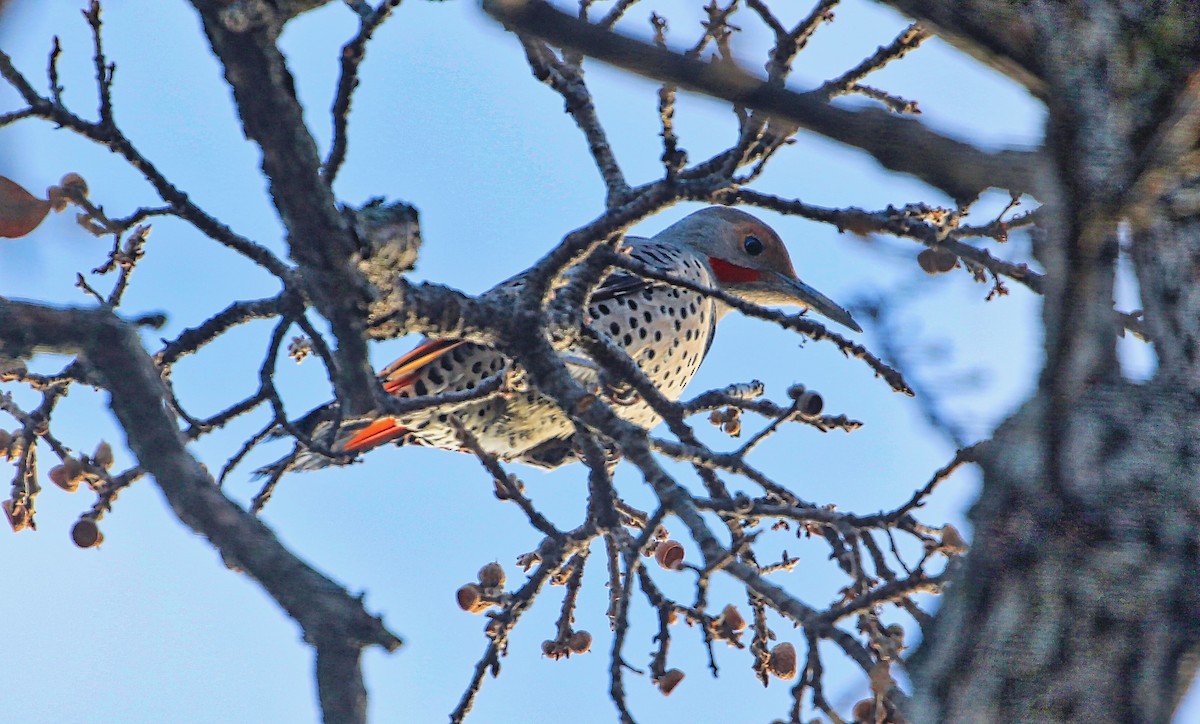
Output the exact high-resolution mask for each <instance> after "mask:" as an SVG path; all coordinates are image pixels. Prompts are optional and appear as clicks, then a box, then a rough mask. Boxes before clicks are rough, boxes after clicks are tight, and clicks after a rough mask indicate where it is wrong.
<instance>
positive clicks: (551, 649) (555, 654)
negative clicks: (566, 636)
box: [542, 639, 560, 659]
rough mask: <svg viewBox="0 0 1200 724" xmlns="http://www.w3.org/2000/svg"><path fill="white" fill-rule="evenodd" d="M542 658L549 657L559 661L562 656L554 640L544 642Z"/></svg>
mask: <svg viewBox="0 0 1200 724" xmlns="http://www.w3.org/2000/svg"><path fill="white" fill-rule="evenodd" d="M542 656H548V657H550V658H552V659H558V658H559V656H560V654H559V646H558V642H557V641H554V640H553V639H546V640H545V641H543V642H542Z"/></svg>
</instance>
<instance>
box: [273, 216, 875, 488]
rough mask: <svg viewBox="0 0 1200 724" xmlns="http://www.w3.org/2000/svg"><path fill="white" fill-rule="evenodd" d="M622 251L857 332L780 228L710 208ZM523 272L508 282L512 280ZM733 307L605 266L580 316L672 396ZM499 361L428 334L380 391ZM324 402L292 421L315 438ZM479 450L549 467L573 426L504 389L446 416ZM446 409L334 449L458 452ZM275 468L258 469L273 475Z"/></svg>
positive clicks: (591, 373) (325, 412) (455, 383)
mask: <svg viewBox="0 0 1200 724" xmlns="http://www.w3.org/2000/svg"><path fill="white" fill-rule="evenodd" d="M625 243H626V245H627V246H628V247H629V254H630V256H631V257H632V258H633V259H635V260H637V261H639V262H642V263H643V264H646V265H648V266H650V267H653V268H654V269H656V270H658V271H660V272H663V273H665V274H669V275H671V276H673V277H676V278H679V279H685V280H687V281H690V282H693V283H695V284H698V285H701V286H705V287H710V288H717V289H721V290H723V291H725V292H727V293H729V294H731V295H734V296H736V297H739V298H741V299H743V300H745V301H747V302H752V303H755V304H760V305H774V304H790V305H800V306H803V307H807V308H810V309H812V310H814V311H817V312H819V313H821V314H823V315H824V316H826V317H828V318H830V319H832V320H834V321H836V322H839V323H840V324H843V325H845V326H847V327H849V328H851V329H853V330H855V331H862V330H861V329H860V328H859V326H858V325H857V324H856V323H855V322H854V320H853V319H852V318H851V316H850V314H849V312H847V311H846V310H844V309H842V308H841V307H839V306H838V305H837V304H835V303H834V302H833V301H831V300H830V299H829V298H828V297H826V296H825V295H823V294H821V293H820V292H818V291H816V290H815V289H813V288H812V287H809V286H808V285H807V284H805V283H803V282H801V281H800V280H799V278H797V276H796V272H795V270H794V269H793V268H792V262H791V258H790V257H789V256H788V252H787V249H786V248H785V247H784V245H783V242H782V240H780V238H779V235H778V234H776V233H775V231H774V230H772V229H771V227H769V226H767V225H766V224H765V223H763V222H762V221H760V220H758V219H756V218H755V217H753V216H751V215H749V214H747V213H745V212H742V211H737V210H735V209H731V208H726V207H720V206H714V207H709V208H706V209H703V210H701V211H697V212H696V213H694V214H691V215H690V216H688V217H686V218H684V219H682V220H681V221H679V222H677V223H675V224H674V225H672V226H670V227H668V228H667V229H665V230H664V231H662V232H661V233H659V234H658V235H656V236H655V237H653V238H651V239H643V238H637V237H626V238H625ZM521 282H522V279H521V276H519V275H518V276H517V277H514V278H513V279H511V280H509V281H508V282H506V283H507V284H512V285H520V284H521ZM730 309H731V308H730V307H729V306H728V305H726V304H724V303H722V302H720V301H718V300H715V299H713V298H711V297H705V296H703V295H701V294H699V293H696V292H692V291H689V290H686V289H682V288H679V287H677V286H672V285H669V284H666V283H662V282H656V281H649V280H645V279H641V278H640V277H636V276H634V275H631V274H628V273H625V272H614V273H611V274H610V275H609V276H608V277H607V278H606V279H605V280H604V282H603V283H602V284H601V285H600V286H599V287H597V288H596V290H595V291H594V293H593V294H592V296H591V300H590V304H589V306H588V310H587V311H588V318H589V319H590V320H591V324H592V325H593V326H594V327H595V328H596V329H597V330H598V331H600V332H601V333H603V334H605V335H608V336H609V337H610V338H611V340H612V341H613V342H615V343H616V344H618V345H620V346H621V347H622V348H624V350H625V352H626V354H628V355H629V357H630V358H631V359H633V361H634V362H636V363H637V364H638V366H639V367H641V369H642V371H643V372H644V373H645V374H646V376H647V377H648V378H649V379H650V381H651V382H653V383H654V384H655V385H656V386H657V387H658V388H659V389H660V390H661V391H662V393H663V395H665V396H666V397H667V398H669V399H672V400H674V399H678V398H679V396H680V394H681V393H682V392H683V388H684V387H685V386H686V385H687V383H688V382H689V381H690V380H691V379H692V376H693V375H694V374H695V373H696V370H697V368H699V366H700V363H701V362H702V361H703V360H704V356H705V354H706V353H707V352H708V348H709V346H710V345H711V344H712V340H713V333H714V331H715V329H716V325H717V322H718V321H719V320H720V319H721V318H722V317H724V316H725V314H726V313H727V312H729V311H730ZM563 361H564V362H565V363H566V364H567V366H568V368H569V369H570V370H571V372H572V375H573V376H574V377H575V378H576V379H577V380H578V381H579V382H580V383H581V384H583V385H584V386H585V387H588V388H590V389H599V388H600V387H601V385H602V380H601V375H600V370H599V368H598V367H597V365H595V364H593V363H592V362H591V360H590V359H588V357H587V355H586V354H584V353H583V352H582V351H578V350H568V351H567V352H565V353H563ZM510 368H511V365H510V361H509V360H508V358H506V357H505V356H504V355H502V354H501V353H500V352H498V351H496V350H494V349H492V348H490V347H484V346H481V345H477V344H473V343H470V342H464V341H461V340H453V339H438V340H430V341H426V342H424V343H422V344H420V345H419V346H418V347H417V348H416V349H414V350H413V351H411V352H409V353H408V354H406V355H404V356H403V357H401V358H400V359H398V360H396V361H395V362H393V363H392V364H390V365H388V366H387V367H386V368H384V369H383V370H382V371H381V372H380V373H379V377H380V381H381V382H382V384H383V387H384V389H385V390H386V391H387V392H389V393H391V394H392V395H395V396H396V397H400V398H409V397H424V396H427V395H436V394H438V393H441V392H451V391H462V390H471V389H474V388H475V387H476V386H477V385H479V384H481V383H483V382H484V381H485V380H488V379H489V378H491V377H493V376H495V375H499V374H509V373H511V369H510ZM613 408H614V411H615V412H616V413H617V414H618V415H620V416H621V417H623V418H624V419H626V420H628V421H630V422H633V423H635V424H637V425H640V426H642V427H646V428H649V427H652V426H654V425H655V424H657V423H658V421H659V419H658V416H657V415H656V414H655V413H654V412H653V410H651V409H650V406H649V405H647V404H646V403H645V402H643V401H641V400H640V399H639V398H637V397H636V396H634V397H633V399H624V400H620V401H618V403H617V404H614V406H613ZM331 412H332V411H331V408H330V406H326V407H324V408H318V409H317V410H315V411H314V412H313V413H310V414H309V415H308V416H307V417H306V418H305V419H304V420H302V421H301V425H302V426H303V427H307V428H308V429H310V430H313V436H314V438H315V439H321V438H322V434H323V430H322V426H324V432H326V433H327V432H328V429H329V428H328V425H329V424H330V423H329V422H328V420H330V419H331V418H332V417H333V415H332V414H331ZM452 414H453V415H454V416H455V417H456V418H457V422H458V423H459V424H460V425H462V427H464V428H465V429H466V430H468V431H470V433H471V434H472V435H473V436H474V437H475V439H476V440H477V441H478V443H479V445H480V446H481V447H482V448H483V449H484V450H487V451H488V452H490V453H492V454H494V455H496V456H498V457H499V458H500V459H502V460H520V461H522V462H526V463H530V464H534V465H539V466H542V467H556V466H557V465H560V464H562V463H564V462H568V461H570V460H573V459H574V454H573V452H572V450H571V446H570V439H571V437H572V436H573V434H574V427H573V426H572V424H571V421H570V419H568V417H567V415H566V414H565V413H563V412H562V411H561V410H560V409H559V408H558V407H557V406H556V405H555V404H554V403H553V402H552V401H551V400H549V399H548V398H546V397H544V396H543V395H541V394H540V393H539V392H538V391H537V390H536V389H527V390H524V391H520V392H511V391H510V392H507V393H505V394H503V395H499V396H493V397H491V398H490V399H485V400H480V401H477V402H473V403H468V404H466V405H463V406H459V407H457V408H455V410H454V412H453V413H452ZM450 415H451V413H449V412H446V411H445V410H439V409H438V408H431V409H426V410H422V411H420V412H417V413H413V414H412V415H410V416H404V417H400V418H392V417H385V418H380V419H376V420H374V421H367V422H362V423H358V424H347V425H343V426H342V427H341V429H340V430H339V431H338V433H337V436H336V439H335V440H334V442H333V444H332V445H331V448H332V449H333V450H335V451H338V452H345V453H360V452H364V451H366V450H370V449H371V448H374V447H377V446H380V445H383V444H385V443H388V442H396V443H398V444H416V445H425V446H431V447H438V448H443V449H448V450H462V449H463V443H462V440H461V437H460V434H459V433H458V431H457V430H456V429H455V427H454V424H453V422H452V421H451V419H450ZM331 462H332V461H331V460H330V459H329V458H328V457H326V456H324V455H321V454H319V453H316V452H313V451H299V452H298V453H297V455H296V457H295V459H294V460H293V461H292V462H291V463H290V464H289V465H288V467H289V468H290V469H300V470H306V469H314V468H319V467H324V466H325V465H328V464H331ZM274 468H275V466H271V467H269V468H264V469H263V470H262V471H260V472H270V471H271V470H272V469H274Z"/></svg>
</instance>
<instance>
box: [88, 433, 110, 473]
mask: <svg viewBox="0 0 1200 724" xmlns="http://www.w3.org/2000/svg"><path fill="white" fill-rule="evenodd" d="M92 462H94V463H96V465H98V466H100V467H102V468H104V469H105V470H110V469H111V468H112V466H113V449H112V445H109V444H108V443H107V442H105V441H103V440H101V441H100V444H99V445H97V446H96V452H94V453H92Z"/></svg>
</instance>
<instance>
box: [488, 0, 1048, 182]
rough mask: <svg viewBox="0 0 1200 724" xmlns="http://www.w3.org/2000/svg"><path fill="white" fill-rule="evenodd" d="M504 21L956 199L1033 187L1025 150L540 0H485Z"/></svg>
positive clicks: (1030, 154)
mask: <svg viewBox="0 0 1200 724" xmlns="http://www.w3.org/2000/svg"><path fill="white" fill-rule="evenodd" d="M483 7H484V10H486V11H487V12H488V13H489V14H490V15H492V17H494V18H496V19H497V20H499V21H500V22H502V23H504V24H505V26H507V27H509V28H511V29H514V30H517V31H520V32H523V33H530V34H533V35H538V36H540V37H542V38H545V39H546V40H547V41H549V42H551V43H553V44H555V45H558V46H562V47H568V48H572V49H575V50H578V51H580V52H582V53H585V54H587V55H590V56H592V57H594V58H597V59H599V60H603V61H605V62H607V63H611V64H613V65H615V66H617V67H620V68H624V69H625V70H629V71H632V72H634V73H637V74H639V75H643V76H646V77H649V78H654V79H657V80H660V81H664V82H667V83H671V84H673V85H677V86H679V87H681V88H687V89H689V90H693V91H696V92H699V93H704V94H706V95H710V96H713V97H716V98H722V99H724V100H727V101H730V102H732V103H736V104H738V105H739V106H744V107H747V108H753V109H756V110H760V111H764V112H766V113H768V114H771V115H772V116H776V117H779V118H780V119H784V120H787V121H790V122H792V123H795V124H797V125H799V126H802V127H804V128H807V129H809V130H811V131H814V132H816V133H820V134H821V135H824V136H826V137H828V138H830V139H833V140H835V141H839V142H841V143H844V144H847V145H850V146H853V147H855V148H859V149H862V150H863V151H866V152H867V153H869V154H871V155H872V156H873V157H874V158H875V159H876V160H877V161H879V163H881V164H882V165H883V166H884V167H885V168H887V169H889V170H892V171H896V172H899V173H906V174H910V175H912V176H915V177H917V178H919V179H921V180H922V181H925V182H926V183H928V184H930V185H932V186H934V187H935V188H939V189H941V190H943V191H945V192H946V193H947V194H949V195H950V196H952V197H953V198H954V199H955V200H958V201H967V200H970V199H973V198H975V197H976V196H978V195H979V193H980V192H981V191H983V190H985V189H988V188H991V187H998V188H1004V189H1009V190H1011V191H1019V192H1029V193H1032V194H1034V195H1035V196H1036V195H1037V194H1038V191H1039V187H1038V183H1037V178H1036V170H1035V166H1036V163H1035V160H1036V158H1037V156H1038V154H1036V153H1034V152H1030V151H1018V150H1005V151H1001V152H998V153H989V152H986V151H983V150H981V149H979V148H977V147H975V146H972V145H971V144H969V143H966V142H963V141H959V140H957V139H954V138H951V137H949V136H944V135H942V134H940V133H937V132H936V131H933V130H931V129H930V128H928V127H926V126H925V125H923V124H921V123H919V122H917V121H915V120H912V119H908V118H900V117H897V116H895V115H894V114H892V113H890V112H888V111H884V110H881V109H878V108H867V109H863V110H857V111H854V110H847V109H844V108H838V107H836V106H832V105H830V104H829V103H827V102H826V101H825V100H824V98H823V97H821V95H820V94H809V93H796V92H794V91H789V90H786V89H784V88H780V87H778V86H777V85H776V84H772V83H769V82H767V81H763V80H760V79H758V78H755V77H754V76H752V75H750V74H749V73H747V72H745V71H743V70H742V69H740V68H738V67H737V66H735V65H734V64H733V63H731V62H727V61H722V62H721V63H712V64H710V63H704V62H702V61H699V60H694V59H691V58H688V57H686V56H685V55H681V54H679V53H674V52H671V51H670V50H666V49H664V48H659V47H656V46H655V45H653V44H651V43H645V42H642V41H640V40H636V39H634V38H631V37H628V36H625V35H621V34H618V33H614V32H610V31H608V30H605V29H603V28H600V27H599V26H596V25H593V24H591V23H588V22H586V21H583V20H579V19H577V18H574V17H572V16H570V15H567V14H566V13H563V12H560V11H559V10H556V9H555V8H553V7H552V6H550V5H548V4H547V3H545V2H543V0H484V2H483Z"/></svg>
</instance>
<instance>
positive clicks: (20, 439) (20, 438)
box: [8, 430, 25, 463]
mask: <svg viewBox="0 0 1200 724" xmlns="http://www.w3.org/2000/svg"><path fill="white" fill-rule="evenodd" d="M23 452H25V435H24V434H23V433H21V432H20V431H19V430H14V431H13V432H12V433H10V434H9V441H8V461H9V462H10V463H11V462H13V461H14V460H16V459H17V458H19V457H21V453H23Z"/></svg>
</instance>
